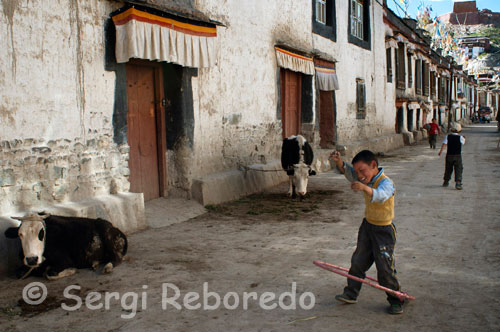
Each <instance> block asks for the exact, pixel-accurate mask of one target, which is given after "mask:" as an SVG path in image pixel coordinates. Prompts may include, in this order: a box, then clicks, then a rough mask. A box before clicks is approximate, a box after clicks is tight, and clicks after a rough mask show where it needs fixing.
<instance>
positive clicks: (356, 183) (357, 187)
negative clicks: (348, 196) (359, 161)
mask: <svg viewBox="0 0 500 332" xmlns="http://www.w3.org/2000/svg"><path fill="white" fill-rule="evenodd" d="M365 187H368V186H367V185H365V184H362V183H361V182H359V181H354V182H353V183H351V189H352V190H354V191H356V192H357V191H365Z"/></svg>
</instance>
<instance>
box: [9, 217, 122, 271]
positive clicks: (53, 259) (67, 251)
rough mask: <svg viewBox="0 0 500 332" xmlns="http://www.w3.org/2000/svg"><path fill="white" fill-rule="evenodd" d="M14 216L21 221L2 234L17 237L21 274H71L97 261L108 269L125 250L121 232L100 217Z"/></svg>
mask: <svg viewBox="0 0 500 332" xmlns="http://www.w3.org/2000/svg"><path fill="white" fill-rule="evenodd" d="M15 219H18V220H21V225H20V226H19V227H11V228H8V229H7V230H6V231H5V236H6V237H7V238H17V237H19V238H20V240H21V246H22V250H23V256H24V258H23V263H24V267H23V269H24V271H20V273H21V275H22V274H24V276H25V277H26V276H27V275H29V274H30V273H32V274H33V275H38V276H41V275H45V276H46V277H47V279H49V280H56V279H60V278H62V277H65V276H69V275H72V274H74V273H75V272H76V270H75V268H78V269H81V268H93V269H96V268H97V267H98V266H99V265H100V264H106V265H105V266H104V269H103V272H104V273H109V272H111V271H112V270H113V266H116V265H118V264H119V263H121V261H122V259H123V256H124V255H125V254H126V252H127V237H126V236H125V234H123V233H122V232H121V231H120V230H119V229H118V228H116V227H114V226H113V225H112V224H111V223H110V222H109V221H106V220H103V219H89V218H77V217H63V216H52V215H42V216H40V215H31V216H28V217H23V218H15ZM26 271H28V272H26ZM25 272H26V273H25ZM21 275H19V277H20V276H21Z"/></svg>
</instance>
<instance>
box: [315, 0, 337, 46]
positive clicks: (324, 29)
mask: <svg viewBox="0 0 500 332" xmlns="http://www.w3.org/2000/svg"><path fill="white" fill-rule="evenodd" d="M311 2H312V15H311V17H312V32H314V33H315V34H318V35H320V36H322V37H325V38H327V39H330V40H331V41H334V42H336V41H337V16H336V10H335V0H327V1H326V25H325V24H322V23H319V22H318V21H316V0H312V1H311Z"/></svg>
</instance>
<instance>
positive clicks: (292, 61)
mask: <svg viewBox="0 0 500 332" xmlns="http://www.w3.org/2000/svg"><path fill="white" fill-rule="evenodd" d="M274 49H275V50H276V59H277V60H278V66H279V67H281V68H285V69H290V70H293V71H296V72H299V73H303V74H306V75H314V62H313V59H312V58H311V57H308V56H304V55H300V54H298V53H295V52H292V51H289V50H286V49H284V48H281V47H277V46H275V47H274Z"/></svg>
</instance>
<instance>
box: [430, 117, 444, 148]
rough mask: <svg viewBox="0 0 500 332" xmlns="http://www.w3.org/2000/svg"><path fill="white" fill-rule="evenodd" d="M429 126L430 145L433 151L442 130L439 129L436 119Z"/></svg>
mask: <svg viewBox="0 0 500 332" xmlns="http://www.w3.org/2000/svg"><path fill="white" fill-rule="evenodd" d="M428 125H429V145H430V147H431V149H435V148H436V142H437V135H438V134H440V133H441V130H440V129H439V125H438V124H437V120H436V118H434V119H432V122H431V123H428Z"/></svg>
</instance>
